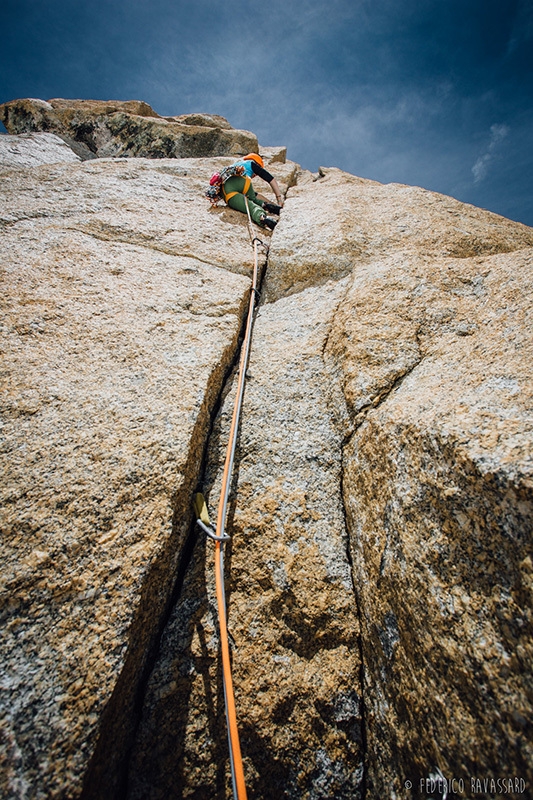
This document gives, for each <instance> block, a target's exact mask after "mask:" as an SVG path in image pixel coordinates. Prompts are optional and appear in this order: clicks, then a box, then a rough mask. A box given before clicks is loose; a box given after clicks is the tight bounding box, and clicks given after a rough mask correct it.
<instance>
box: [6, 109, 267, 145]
mask: <svg viewBox="0 0 533 800" xmlns="http://www.w3.org/2000/svg"><path fill="white" fill-rule="evenodd" d="M0 119H1V120H2V122H3V123H4V125H5V126H6V129H7V131H8V133H12V134H17V133H28V132H34V131H48V132H51V133H55V134H57V135H58V136H61V137H62V138H63V139H64V140H65V141H66V142H67V144H69V145H71V147H72V149H73V150H74V152H76V153H77V154H78V155H80V156H81V157H82V158H84V159H87V158H91V157H94V156H97V157H98V158H108V157H117V156H120V157H122V158H206V157H212V156H225V155H232V156H237V155H244V154H246V153H249V152H250V151H254V152H257V137H256V136H255V135H254V134H253V133H250V132H249V131H241V130H236V129H234V128H232V127H231V125H230V124H229V122H228V121H227V120H226V119H224V117H219V116H217V115H213V116H209V115H206V114H186V115H182V116H178V117H160V116H159V114H157V113H156V112H155V111H154V110H153V109H152V108H151V107H150V106H149V105H148V104H147V103H143V102H140V101H137V100H130V101H126V102H116V101H99V100H63V99H54V100H49V101H45V100H37V99H31V98H27V99H23V100H12V101H10V102H9V103H4V104H3V105H0Z"/></svg>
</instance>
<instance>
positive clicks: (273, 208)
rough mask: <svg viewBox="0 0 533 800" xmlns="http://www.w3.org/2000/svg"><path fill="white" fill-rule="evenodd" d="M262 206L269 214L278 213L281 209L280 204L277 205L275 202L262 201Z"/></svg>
mask: <svg viewBox="0 0 533 800" xmlns="http://www.w3.org/2000/svg"><path fill="white" fill-rule="evenodd" d="M263 208H264V209H265V211H268V213H269V214H279V212H280V211H281V206H277V205H276V204H275V203H263Z"/></svg>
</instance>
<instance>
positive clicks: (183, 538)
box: [81, 261, 266, 800]
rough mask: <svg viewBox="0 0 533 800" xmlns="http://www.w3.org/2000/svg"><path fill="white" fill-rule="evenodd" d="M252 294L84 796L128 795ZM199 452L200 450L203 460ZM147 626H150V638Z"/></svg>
mask: <svg viewBox="0 0 533 800" xmlns="http://www.w3.org/2000/svg"><path fill="white" fill-rule="evenodd" d="M265 267H266V261H265V262H264V263H263V264H262V265H260V275H261V276H262V275H263V274H264V270H265ZM248 294H249V293H248V292H246V293H245V294H244V295H243V297H242V300H241V309H240V314H239V316H240V319H241V327H240V330H239V331H238V332H237V333H236V336H235V338H234V340H233V341H232V342H231V344H230V346H229V347H228V352H227V353H226V354H225V355H224V356H223V358H222V359H221V361H220V365H219V368H218V369H217V370H215V371H214V372H213V373H212V374H211V376H210V379H209V385H208V387H207V389H206V392H205V399H204V402H203V404H202V408H201V409H200V412H199V413H198V419H197V422H196V426H195V432H194V433H193V435H192V436H191V447H190V452H189V461H188V463H187V465H186V467H185V469H184V471H183V472H184V475H186V476H187V480H186V482H185V483H184V484H183V485H182V487H181V488H180V491H179V494H178V495H177V496H176V497H175V498H174V513H173V521H172V530H173V537H172V539H170V540H169V542H168V546H167V548H166V549H165V551H164V552H162V553H161V554H160V556H159V558H158V560H157V561H156V562H155V563H154V564H152V565H151V568H150V572H149V574H148V575H147V576H146V577H145V580H144V588H143V595H142V597H141V599H140V602H139V607H140V609H141V612H140V613H139V614H138V616H137V618H136V619H135V621H134V623H133V625H132V626H131V630H130V633H129V642H130V644H129V657H128V659H127V661H126V664H125V666H124V668H123V670H122V672H121V675H120V678H119V681H118V682H117V685H116V688H115V690H114V692H113V696H112V698H111V699H110V701H109V702H108V705H107V707H106V710H105V713H104V715H103V718H102V722H101V726H100V736H99V740H98V744H97V747H96V749H95V752H94V755H93V758H92V759H91V763H90V764H89V768H88V770H87V774H86V777H85V781H84V787H83V792H82V795H81V797H82V798H83V800H85V798H86V799H87V800H91V798H100V797H104V796H114V797H116V798H119V797H125V796H126V793H127V786H126V785H127V769H128V760H129V751H130V750H131V747H132V744H133V741H134V738H135V732H136V730H137V727H138V725H139V719H140V715H141V711H142V705H143V700H144V695H145V692H146V685H147V682H148V679H149V676H150V674H151V672H152V670H153V668H154V664H155V662H156V658H157V651H158V648H159V646H160V640H161V636H162V634H163V631H164V629H165V626H166V624H167V623H168V620H169V616H170V613H171V611H172V608H173V607H174V605H175V603H176V602H177V601H178V599H179V596H180V592H181V589H182V586H183V580H184V577H185V574H186V571H187V569H188V567H189V564H190V560H191V558H192V554H193V550H194V547H195V545H196V542H197V534H196V530H195V521H194V520H192V521H191V517H192V497H193V493H194V490H195V488H196V487H197V485H198V484H199V483H201V481H202V475H203V473H204V471H205V462H206V457H207V451H208V448H209V441H210V437H211V434H212V431H213V425H214V422H215V420H216V418H217V415H218V413H219V410H220V405H221V402H222V397H223V396H224V393H225V391H226V386H227V384H228V381H229V380H230V378H231V375H232V373H233V372H234V370H235V366H236V364H238V361H239V358H240V351H241V343H242V338H243V334H244V328H245V326H246V314H245V311H246V309H247V308H248ZM207 419H209V421H207ZM198 453H202V456H201V458H199V457H198ZM154 593H155V594H156V596H158V597H160V598H163V600H162V601H160V602H162V606H161V608H160V609H157V608H156V609H154V603H153V599H151V598H152V596H153V595H154ZM165 598H166V599H165ZM152 614H155V616H156V618H157V620H158V622H157V623H156V625H155V626H154V625H153V623H150V624H148V620H149V618H150V616H151V615H152ZM146 629H151V630H152V633H151V637H150V638H149V639H148V640H147V638H146V633H145V631H146Z"/></svg>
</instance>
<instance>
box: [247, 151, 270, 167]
mask: <svg viewBox="0 0 533 800" xmlns="http://www.w3.org/2000/svg"><path fill="white" fill-rule="evenodd" d="M242 160H243V161H255V163H256V164H259V166H260V167H264V166H265V165H264V163H263V159H262V158H261V156H258V155H257V153H248V155H247V156H244V157H243V159H242Z"/></svg>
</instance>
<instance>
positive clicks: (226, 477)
mask: <svg viewBox="0 0 533 800" xmlns="http://www.w3.org/2000/svg"><path fill="white" fill-rule="evenodd" d="M246 210H247V211H248V226H249V233H250V239H251V241H252V245H253V248H254V267H253V275H252V286H251V289H250V302H249V306H248V317H247V320H246V330H245V333H244V340H243V344H242V350H241V358H240V363H239V377H238V382H237V395H236V398H235V404H234V406H233V416H232V419H231V428H230V434H229V441H228V445H227V448H226V458H225V461H224V472H223V474H222V486H221V490H220V499H219V503H218V513H217V525H216V530H213V528H212V527H211V524H210V522H209V515H208V513H207V508H206V506H205V501H204V499H203V497H202V495H196V500H195V503H196V511H197V522H198V524H199V525H200V527H201V528H203V529H204V531H205V532H206V533H207V534H208V535H209V536H210V537H211V538H212V539H214V541H215V586H216V597H217V607H218V618H219V629H220V648H221V653H222V679H223V686H224V701H225V705H226V723H227V728H228V743H229V754H230V764H231V777H232V782H233V796H234V798H235V800H246V784H245V782H244V768H243V763H242V754H241V745H240V741H239V730H238V727H237V714H236V710H235V694H234V691H233V680H232V676H231V660H230V652H229V641H228V625H227V610H226V595H225V590H224V542H225V541H227V540H228V539H229V538H230V537H229V536H228V535H227V534H226V532H225V526H226V512H227V505H228V497H229V492H230V486H231V475H232V472H233V461H234V457H235V447H236V444H237V433H238V428H239V420H240V414H241V407H242V398H243V394H244V382H245V376H246V367H247V365H248V357H249V352H250V342H251V338H252V325H253V316H254V306H255V300H256V294H257V278H258V265H257V262H258V245H262V246H263V247H264V246H265V245H263V242H261V241H260V240H259V239H257V238H256V237H254V235H253V229H252V225H251V218H250V210H249V208H248V202H246Z"/></svg>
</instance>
